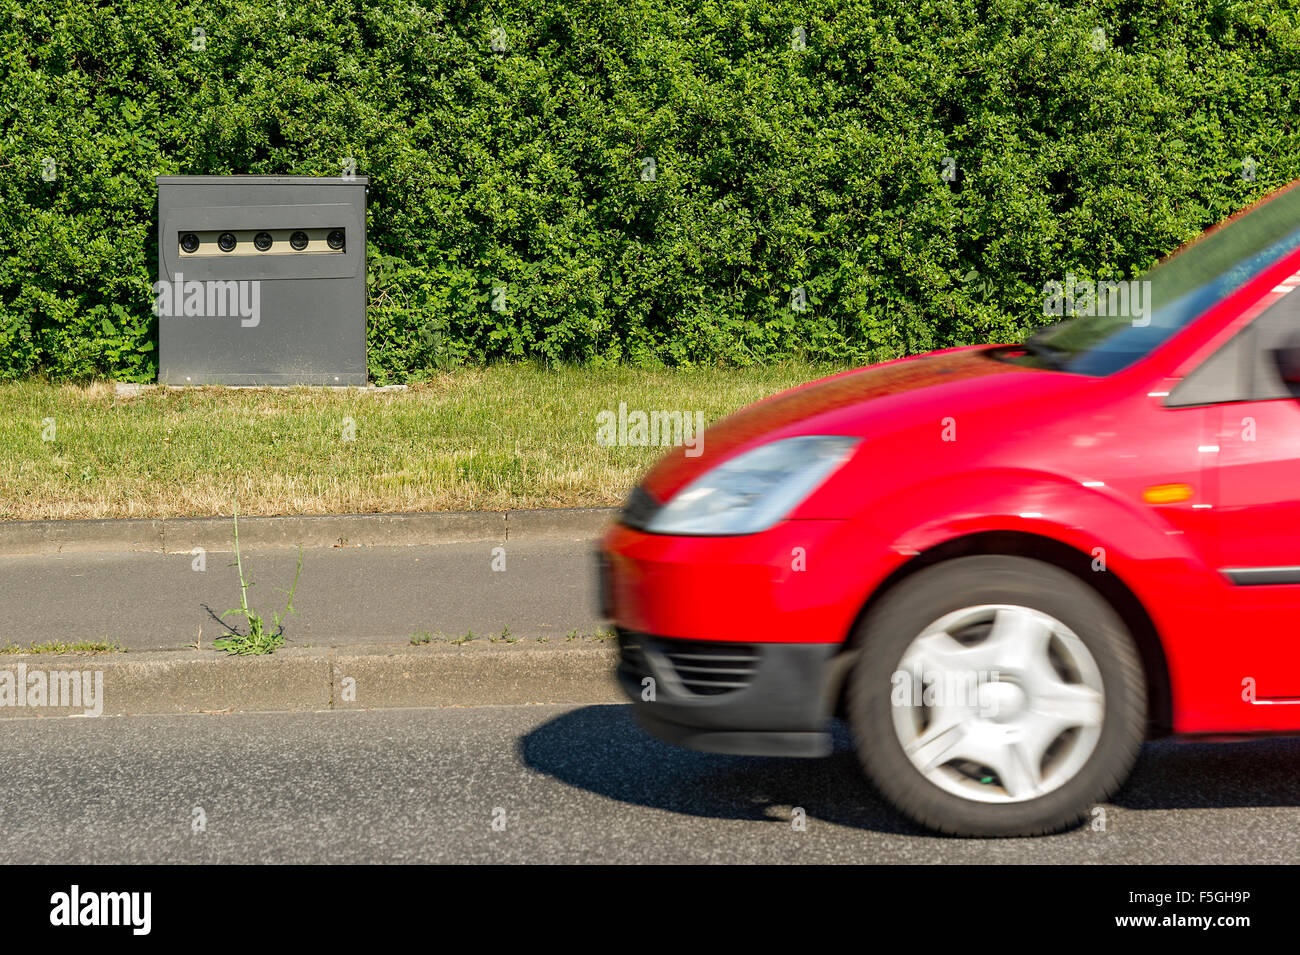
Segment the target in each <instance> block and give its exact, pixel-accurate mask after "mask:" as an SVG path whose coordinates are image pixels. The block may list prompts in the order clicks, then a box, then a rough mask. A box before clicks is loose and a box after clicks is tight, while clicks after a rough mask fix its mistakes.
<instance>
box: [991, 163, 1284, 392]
mask: <svg viewBox="0 0 1300 955" xmlns="http://www.w3.org/2000/svg"><path fill="white" fill-rule="evenodd" d="M1297 248H1300V188H1294V187H1288V188H1287V189H1286V190H1285V191H1283V192H1281V193H1279V194H1277V195H1275V196H1274V197H1273V198H1271V199H1269V200H1267V201H1265V202H1263V203H1260V204H1259V205H1257V206H1255V208H1253V209H1251V210H1250V211H1248V212H1246V213H1244V214H1241V215H1239V216H1237V217H1236V218H1234V219H1231V220H1229V221H1228V222H1227V223H1225V224H1223V225H1221V226H1220V227H1219V228H1217V229H1214V230H1212V231H1210V232H1209V233H1207V234H1206V235H1204V236H1203V237H1201V238H1199V239H1197V240H1194V241H1193V242H1191V243H1190V244H1188V245H1186V246H1184V247H1183V248H1182V249H1181V250H1179V251H1178V252H1176V253H1174V254H1173V255H1171V256H1169V257H1167V258H1165V259H1163V260H1161V261H1160V262H1158V263H1156V265H1155V266H1154V267H1152V268H1151V269H1150V270H1149V271H1148V272H1147V273H1146V274H1145V275H1142V276H1139V277H1138V278H1137V279H1134V280H1131V281H1124V282H1113V283H1097V285H1096V286H1093V285H1092V284H1091V283H1087V282H1075V281H1074V280H1073V279H1067V281H1066V282H1065V283H1049V289H1047V290H1045V295H1046V297H1047V307H1046V308H1045V311H1047V312H1048V313H1049V314H1060V315H1063V316H1071V315H1082V316H1084V317H1080V318H1074V319H1072V320H1070V321H1063V322H1061V323H1058V324H1056V325H1051V326H1048V327H1047V328H1044V329H1041V330H1040V331H1038V332H1037V333H1035V334H1034V335H1033V336H1031V337H1030V338H1029V339H1028V340H1027V341H1026V342H1025V345H1024V347H1025V350H1026V352H1027V354H1026V355H1025V356H1024V357H1023V358H1021V359H1017V360H1018V361H1021V362H1023V363H1025V364H1031V365H1036V366H1038V367H1045V368H1055V369H1059V370H1061V371H1070V372H1075V373H1076V374H1082V375H1109V374H1112V373H1113V372H1116V371H1119V370H1120V369H1122V368H1126V367H1128V366H1129V365H1131V364H1133V362H1135V361H1137V360H1138V359H1139V358H1142V357H1143V356H1145V355H1148V354H1150V353H1151V351H1152V350H1154V349H1155V348H1156V347H1157V346H1158V345H1160V344H1162V343H1163V342H1165V341H1167V340H1168V339H1169V338H1170V337H1172V336H1173V334H1174V333H1175V332H1177V331H1179V330H1180V329H1182V328H1185V327H1186V326H1187V325H1188V324H1189V323H1190V322H1191V321H1192V320H1193V319H1195V318H1196V317H1198V316H1199V315H1202V314H1204V313H1205V312H1206V311H1207V310H1208V309H1209V308H1210V307H1211V306H1212V305H1214V304H1215V303H1216V302H1218V301H1220V300H1221V299H1223V298H1225V297H1226V296H1228V295H1230V294H1232V293H1233V292H1235V291H1236V290H1237V289H1239V288H1241V287H1242V286H1243V285H1245V284H1246V283H1247V282H1249V281H1250V280H1251V279H1253V278H1254V277H1255V276H1257V275H1259V274H1260V273H1261V272H1262V271H1264V270H1265V269H1266V268H1268V267H1269V266H1271V265H1273V264H1275V263H1276V262H1278V261H1279V260H1281V259H1282V258H1284V257H1285V256H1286V255H1287V254H1288V253H1290V252H1293V251H1295V250H1296V249H1297Z"/></svg>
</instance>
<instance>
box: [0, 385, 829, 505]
mask: <svg viewBox="0 0 1300 955" xmlns="http://www.w3.org/2000/svg"><path fill="white" fill-rule="evenodd" d="M837 370H839V369H837V368H834V367H830V366H824V365H808V364H781V365H774V366H768V367H758V368H744V369H716V368H698V369H640V368H573V367H559V368H544V367H541V366H538V365H533V364H522V365H502V366H492V367H487V368H465V369H460V370H457V371H455V372H452V373H449V374H446V375H443V376H441V377H439V378H437V379H435V380H433V381H430V382H427V383H424V384H420V385H413V386H412V387H411V388H410V390H408V391H405V392H380V393H364V392H358V391H328V390H319V389H308V388H299V389H289V390H269V389H268V390H251V389H250V390H244V389H239V390H223V389H213V388H198V389H193V390H174V389H169V390H162V389H159V390H154V391H146V392H144V393H142V394H139V395H135V396H131V397H127V396H119V395H117V394H115V392H114V389H113V386H112V384H110V383H98V384H93V385H89V386H72V385H57V386H56V385H49V384H45V383H41V382H34V381H28V382H15V383H7V384H2V385H0V519H10V520H33V519H44V518H56V519H71V518H109V517H151V518H156V517H194V516H211V515H219V514H224V513H226V512H227V510H228V509H229V507H230V502H231V501H232V500H238V501H239V508H240V512H241V513H243V514H246V515H252V514H258V515H261V514H342V513H383V512H398V511H439V510H501V509H505V508H511V507H521V508H522V507H600V506H611V505H615V504H618V503H619V502H620V501H621V500H622V499H623V497H624V495H625V494H626V492H627V490H628V488H630V487H631V486H632V485H633V484H634V483H635V482H636V479H637V477H638V475H639V474H640V473H641V472H642V471H644V470H645V468H646V467H648V466H649V465H650V464H651V463H652V462H653V461H654V460H655V459H656V458H657V457H658V456H659V455H660V454H662V453H663V449H661V448H655V447H601V446H600V445H599V444H597V442H596V415H597V414H598V413H599V412H601V411H605V410H608V411H613V412H615V413H616V412H617V410H618V406H619V403H620V402H626V404H627V406H628V409H629V410H637V409H640V410H644V411H647V412H649V411H682V412H690V413H692V414H693V413H694V412H696V411H699V412H703V414H704V421H705V423H706V425H707V424H710V423H712V422H714V421H716V420H718V419H719V418H721V417H723V416H724V415H726V414H728V413H730V412H732V411H734V410H736V409H737V408H740V407H742V406H743V405H746V404H749V403H751V402H753V401H756V400H757V399H759V398H762V397H765V396H767V395H770V394H773V393H775V392H778V391H782V390H784V389H786V388H790V387H793V386H794V385H797V384H800V383H802V382H805V381H810V380H812V379H814V378H818V377H821V376H824V375H827V374H831V373H833V372H835V371H837Z"/></svg>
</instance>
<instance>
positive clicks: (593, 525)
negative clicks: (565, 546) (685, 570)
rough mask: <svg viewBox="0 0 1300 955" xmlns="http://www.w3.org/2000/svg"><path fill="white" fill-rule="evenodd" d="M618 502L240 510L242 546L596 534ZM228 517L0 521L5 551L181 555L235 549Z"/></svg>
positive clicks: (1, 546) (0, 540)
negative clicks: (396, 510)
mask: <svg viewBox="0 0 1300 955" xmlns="http://www.w3.org/2000/svg"><path fill="white" fill-rule="evenodd" d="M616 513H617V508H612V507H572V508H567V507H566V508H553V509H545V510H512V511H444V512H438V513H427V514H311V515H303V516H288V517H241V518H240V519H239V537H240V541H241V545H242V546H244V547H249V548H256V549H259V550H260V549H265V548H271V547H297V546H298V545H299V544H301V545H302V546H303V547H351V546H362V547H405V546H411V545H417V544H449V543H458V542H469V541H507V540H519V539H529V540H543V539H550V540H591V539H593V538H595V537H598V536H600V533H601V531H602V530H603V529H604V528H605V526H606V525H607V524H608V523H609V522H610V521H611V520H613V518H614V515H615V514H616ZM231 527H232V524H231V519H230V518H229V517H188V518H159V519H156V520H150V519H137V518H120V519H109V520H89V521H7V522H3V523H0V557H16V556H30V555H43V554H73V553H96V552H106V551H110V552H121V551H126V552H137V553H139V552H143V553H160V554H178V553H186V554H188V553H189V552H190V551H192V550H194V548H196V547H202V548H203V549H204V550H206V551H210V552H213V553H223V552H229V551H231V550H233V549H234V547H233V542H232V540H231V536H230V532H231Z"/></svg>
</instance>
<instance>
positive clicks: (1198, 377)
mask: <svg viewBox="0 0 1300 955" xmlns="http://www.w3.org/2000/svg"><path fill="white" fill-rule="evenodd" d="M1296 336H1300V295H1296V294H1288V295H1285V296H1283V297H1282V298H1281V299H1280V300H1279V301H1277V302H1276V303H1274V304H1273V305H1271V306H1270V307H1269V308H1268V309H1267V310H1265V311H1264V312H1263V313H1262V314H1261V315H1258V316H1257V317H1256V318H1255V319H1254V320H1253V321H1252V322H1251V323H1250V324H1249V325H1247V326H1246V327H1245V328H1243V329H1242V330H1241V331H1239V332H1238V333H1237V334H1236V335H1234V336H1233V337H1232V338H1231V339H1230V340H1229V341H1228V342H1227V343H1225V344H1224V345H1223V347H1221V348H1220V349H1219V350H1218V351H1216V352H1215V353H1214V354H1213V355H1211V356H1210V357H1209V358H1207V359H1206V360H1205V361H1203V362H1202V363H1201V364H1200V365H1199V366H1197V367H1196V368H1195V369H1194V370H1193V371H1192V372H1191V374H1189V375H1188V376H1187V377H1186V378H1184V379H1183V380H1182V381H1181V382H1179V384H1178V385H1177V386H1176V387H1175V388H1174V390H1173V392H1172V393H1171V394H1170V395H1169V397H1168V398H1167V399H1166V401H1165V404H1166V406H1167V407H1170V408H1188V407H1193V406H1195V405H1211V404H1226V403H1229V402H1239V401H1272V400H1275V399H1280V398H1295V397H1300V393H1297V392H1296V391H1295V390H1293V388H1292V386H1291V385H1288V384H1287V383H1286V382H1285V381H1283V380H1282V375H1281V373H1280V372H1279V371H1278V367H1277V361H1276V359H1275V357H1274V352H1275V351H1276V350H1277V349H1278V348H1281V347H1283V346H1284V345H1285V344H1286V343H1287V341H1288V340H1290V339H1292V338H1294V337H1296Z"/></svg>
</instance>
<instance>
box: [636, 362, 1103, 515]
mask: <svg viewBox="0 0 1300 955" xmlns="http://www.w3.org/2000/svg"><path fill="white" fill-rule="evenodd" d="M1004 347H1005V346H991V345H983V346H974V347H969V348H960V349H951V350H947V351H939V352H930V353H929V354H925V355H916V356H913V357H909V358H902V359H899V360H897V361H892V362H886V363H884V364H880V365H872V366H870V367H867V368H860V369H857V370H856V371H848V372H843V373H841V374H838V375H834V376H833V377H830V378H824V379H821V380H820V381H814V382H810V383H809V384H806V385H801V386H799V387H797V388H794V389H792V390H790V391H785V392H782V393H780V394H777V395H773V396H772V397H770V398H765V399H764V400H762V401H759V402H757V403H756V404H753V405H750V406H748V407H746V408H742V409H741V410H740V411H737V412H736V413H735V414H732V415H730V416H728V417H726V418H724V419H722V420H721V421H719V422H718V423H717V424H715V425H713V426H712V427H710V428H708V429H707V430H706V431H705V432H704V436H703V440H702V441H701V445H702V451H701V453H700V454H699V455H698V456H696V457H688V456H686V455H684V454H683V453H682V452H681V451H680V450H677V451H675V452H673V453H671V454H669V455H667V456H666V457H664V458H662V459H661V460H660V461H659V462H658V463H657V464H656V465H655V466H654V467H653V468H651V469H650V471H649V472H648V473H647V474H646V476H645V478H644V479H643V481H642V483H641V491H642V492H648V493H649V494H650V495H651V496H652V497H653V498H654V499H655V500H656V501H659V502H663V501H666V500H667V499H668V498H669V497H671V496H672V495H673V494H674V493H676V492H677V491H678V490H679V489H681V488H682V487H683V486H685V485H686V484H688V483H690V482H691V481H692V480H694V479H695V478H696V477H698V476H699V475H701V474H703V473H704V472H705V471H708V470H709V469H711V468H713V467H715V466H717V465H718V464H721V463H722V462H723V461H724V460H726V459H727V458H730V457H733V456H734V455H736V454H738V453H740V452H741V451H744V450H747V449H748V448H749V447H750V446H752V445H757V444H760V443H764V442H766V441H773V440H778V439H780V438H787V437H793V436H795V435H799V434H863V435H866V434H870V433H875V432H877V431H878V430H879V427H880V425H881V419H882V415H887V418H888V426H889V427H890V428H891V429H894V428H897V427H899V426H906V425H908V424H910V423H911V420H909V419H917V420H919V419H921V418H925V419H926V420H929V419H930V418H932V416H933V411H934V409H935V407H936V404H938V405H943V406H945V407H948V408H951V409H955V408H957V407H960V408H961V410H962V411H963V412H969V411H971V410H972V406H973V405H976V404H978V405H987V404H990V403H1002V402H1006V401H1019V400H1024V399H1025V398H1026V397H1029V396H1037V395H1038V394H1039V393H1041V392H1042V391H1043V390H1052V385H1053V384H1055V385H1056V386H1057V387H1059V386H1060V385H1062V384H1065V383H1067V382H1068V380H1073V381H1074V382H1079V381H1081V380H1083V379H1081V378H1080V376H1076V375H1067V374H1061V373H1056V372H1048V371H1042V370H1038V369H1033V368H1027V367H1025V366H1022V365H1015V364H1011V363H1009V362H1005V361H999V360H997V359H995V358H993V357H992V356H991V355H990V352H993V351H997V350H999V349H1001V348H1004ZM1063 380H1067V381H1063ZM922 392H923V393H925V394H924V395H922V394H919V393H922ZM890 399H894V400H890ZM916 399H921V400H916ZM930 399H934V400H930ZM869 402H871V403H875V404H878V405H881V406H882V407H881V409H880V410H881V412H882V414H873V413H871V410H872V409H871V408H869V407H864V406H865V405H867V403H869ZM885 404H888V405H889V406H890V407H889V408H888V409H887V411H886V409H885V408H884V407H883V406H884V405H885ZM938 421H939V419H938V418H934V419H933V423H936V424H937V422H938Z"/></svg>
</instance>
